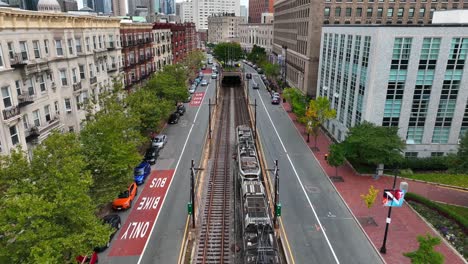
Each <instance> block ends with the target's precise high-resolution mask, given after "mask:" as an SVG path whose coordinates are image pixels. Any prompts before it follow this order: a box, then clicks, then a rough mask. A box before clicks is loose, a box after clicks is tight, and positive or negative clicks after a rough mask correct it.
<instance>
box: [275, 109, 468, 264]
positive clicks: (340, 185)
mask: <svg viewBox="0 0 468 264" xmlns="http://www.w3.org/2000/svg"><path fill="white" fill-rule="evenodd" d="M282 105H283V107H284V109H285V110H286V111H289V110H290V109H291V107H290V105H289V104H288V103H282ZM288 115H289V117H290V118H291V120H292V121H293V123H294V125H295V126H296V128H297V129H298V131H299V132H300V133H301V135H302V136H303V138H304V142H306V139H307V135H306V134H304V131H305V130H304V125H302V124H299V123H298V122H296V117H295V115H294V114H293V113H292V112H288ZM317 139H318V140H317V142H318V143H317V147H318V148H319V150H318V151H315V152H314V155H315V157H316V158H317V160H318V161H319V162H320V165H321V166H322V168H323V169H324V171H325V172H326V173H327V175H328V176H335V174H336V169H335V168H334V167H331V166H329V165H328V164H327V162H326V161H325V159H324V156H325V153H328V146H329V145H330V144H331V142H330V140H329V138H328V137H327V136H325V135H324V134H323V133H322V132H321V134H320V135H319V136H318V138H317ZM308 145H309V147H314V145H315V142H314V138H313V137H310V143H308ZM338 175H339V176H341V177H342V178H343V180H344V181H343V182H334V185H335V187H336V188H337V190H338V192H339V193H340V194H341V196H342V197H343V199H344V200H345V202H346V204H347V205H348V206H349V208H350V209H351V211H352V212H353V214H354V215H355V216H356V218H357V219H365V218H367V217H368V216H371V217H373V219H374V221H375V224H374V223H370V224H368V223H367V221H366V220H364V221H360V222H361V225H362V227H363V229H364V231H365V232H366V233H367V235H368V236H369V238H370V239H371V241H372V243H373V244H374V245H375V247H376V248H377V249H380V247H381V246H382V241H383V236H384V232H385V219H386V217H387V213H388V208H387V207H384V206H382V205H381V203H380V200H379V197H381V195H382V191H383V189H389V188H391V187H392V184H393V178H392V177H380V179H378V180H374V179H373V178H372V177H370V176H360V175H357V174H356V173H355V172H354V170H353V169H352V168H351V167H350V166H349V165H344V166H341V167H340V168H339V169H338ZM400 181H402V180H401V179H398V180H397V186H399V183H400ZM407 182H408V181H407ZM408 184H409V190H410V191H412V192H415V193H418V194H421V195H424V196H426V197H427V194H428V193H429V192H435V193H436V195H434V196H429V197H428V198H430V199H436V200H439V201H443V202H446V203H453V204H459V203H462V204H464V205H465V206H466V203H467V200H468V198H467V197H468V195H467V193H466V192H460V191H457V190H455V189H450V188H445V187H441V186H435V185H430V184H425V183H420V182H413V181H410V182H408ZM370 185H373V186H374V187H375V188H376V189H378V190H379V194H378V198H377V201H376V203H375V204H374V206H373V207H372V208H371V209H370V210H369V209H367V207H366V206H365V204H364V202H363V201H362V200H361V198H360V194H365V193H367V192H368V189H369V187H370ZM427 232H429V233H431V235H433V236H434V235H436V233H435V232H434V231H433V230H432V229H431V228H430V227H429V226H428V225H427V224H426V223H425V222H424V220H422V219H421V218H420V217H419V216H418V215H417V214H416V213H415V212H414V211H413V210H411V208H410V207H409V206H408V205H407V204H405V205H404V206H403V207H401V208H394V209H393V210H392V222H391V224H390V226H389V230H388V236H387V254H382V255H383V257H384V259H385V261H386V262H387V263H399V264H400V263H411V262H410V259H409V258H406V257H405V256H403V253H405V252H410V251H414V250H416V249H417V248H418V242H417V240H416V236H418V235H423V234H426V233H427ZM436 250H437V251H439V252H441V253H442V254H443V255H444V256H445V263H450V264H455V263H466V262H465V261H464V260H463V259H462V258H460V257H459V256H458V255H457V254H456V253H455V252H454V251H452V249H451V248H449V247H448V246H447V245H446V244H445V243H444V242H442V243H441V244H440V245H439V246H437V247H436Z"/></svg>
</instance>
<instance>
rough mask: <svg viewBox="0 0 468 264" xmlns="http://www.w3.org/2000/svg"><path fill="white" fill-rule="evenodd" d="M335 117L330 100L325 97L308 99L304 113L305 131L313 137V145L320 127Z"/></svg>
mask: <svg viewBox="0 0 468 264" xmlns="http://www.w3.org/2000/svg"><path fill="white" fill-rule="evenodd" d="M335 117H336V110H335V109H332V108H331V106H330V101H328V98H326V97H317V99H315V100H310V101H309V107H308V109H307V111H306V113H305V121H306V126H307V132H308V133H312V135H313V136H314V137H315V147H317V137H318V134H319V131H320V127H321V126H322V125H323V124H324V123H325V122H326V121H327V120H330V119H334V118H335Z"/></svg>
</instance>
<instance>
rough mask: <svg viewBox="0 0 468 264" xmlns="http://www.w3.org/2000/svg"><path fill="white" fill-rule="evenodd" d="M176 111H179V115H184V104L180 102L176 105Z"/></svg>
mask: <svg viewBox="0 0 468 264" xmlns="http://www.w3.org/2000/svg"><path fill="white" fill-rule="evenodd" d="M176 112H177V113H179V115H181V116H182V115H184V113H185V105H183V104H181V105H178V106H177V110H176Z"/></svg>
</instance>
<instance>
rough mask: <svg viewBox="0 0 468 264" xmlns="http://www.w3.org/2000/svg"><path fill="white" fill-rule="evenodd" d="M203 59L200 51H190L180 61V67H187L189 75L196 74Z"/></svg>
mask: <svg viewBox="0 0 468 264" xmlns="http://www.w3.org/2000/svg"><path fill="white" fill-rule="evenodd" d="M204 59H205V55H204V54H203V52H201V51H198V50H196V51H191V52H190V53H188V54H187V56H185V58H184V59H183V61H182V65H183V66H185V67H187V70H188V72H189V74H196V73H198V70H199V69H200V68H201V67H202V61H203V60H204Z"/></svg>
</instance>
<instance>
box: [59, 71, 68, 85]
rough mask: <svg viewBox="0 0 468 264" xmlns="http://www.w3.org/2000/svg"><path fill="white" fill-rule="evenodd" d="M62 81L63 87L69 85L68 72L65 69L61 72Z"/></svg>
mask: <svg viewBox="0 0 468 264" xmlns="http://www.w3.org/2000/svg"><path fill="white" fill-rule="evenodd" d="M60 80H62V85H63V86H67V85H68V80H67V72H66V70H65V69H62V70H60Z"/></svg>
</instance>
